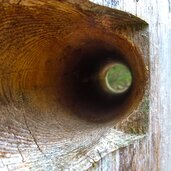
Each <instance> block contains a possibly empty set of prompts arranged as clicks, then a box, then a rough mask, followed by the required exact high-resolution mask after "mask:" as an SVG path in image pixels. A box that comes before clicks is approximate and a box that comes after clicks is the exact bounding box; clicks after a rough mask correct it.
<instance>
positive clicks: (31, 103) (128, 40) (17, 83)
mask: <svg viewBox="0 0 171 171" xmlns="http://www.w3.org/2000/svg"><path fill="white" fill-rule="evenodd" d="M140 3H141V2H140ZM121 4H122V5H123V6H118V9H121V10H122V11H119V10H112V9H110V8H107V7H102V6H99V5H95V4H93V3H90V2H88V1H81V3H80V1H72V0H69V1H55V0H48V1H44V0H39V1H32V0H22V1H14V0H11V1H10V0H9V1H1V2H0V118H1V119H0V123H1V125H0V135H1V138H0V169H3V170H12V171H13V170H87V169H90V170H102V169H103V170H148V169H149V170H151V168H150V167H152V166H153V165H152V164H153V163H152V161H153V162H154V163H155V166H156V168H154V170H155V169H156V170H157V169H159V167H160V163H159V159H158V157H159V156H160V151H159V146H160V145H161V144H160V142H159V141H156V139H157V138H158V137H159V138H161V133H160V131H158V130H160V129H159V128H158V127H157V126H158V125H156V123H157V122H155V123H153V121H152V120H153V119H154V116H155V117H157V116H158V115H159V114H158V115H157V114H154V113H152V112H154V111H155V110H157V108H156V107H155V105H154V104H156V103H157V102H158V101H157V100H156V99H155V100H154V102H153V101H152V100H153V98H151V99H150V100H151V102H152V104H151V105H152V106H153V105H154V106H153V107H154V108H155V110H154V111H152V109H151V107H150V111H151V114H150V130H149V132H150V131H151V132H150V135H149V136H146V134H147V131H148V120H149V119H148V114H149V113H148V103H149V102H148V91H149V90H148V77H149V75H148V74H149V34H148V32H149V30H148V24H147V22H148V23H150V22H153V20H152V19H151V20H152V21H151V20H146V21H147V22H145V21H144V20H142V19H145V16H144V17H142V15H143V13H141V11H140V12H139V13H140V14H141V15H140V14H139V17H142V19H140V18H138V17H135V16H134V15H136V12H137V11H138V9H139V8H138V6H134V5H137V3H135V2H131V3H130V4H127V3H126V2H124V1H122V3H121ZM103 5H105V4H103ZM141 6H142V4H141ZM128 7H129V8H128ZM131 7H132V8H131ZM134 7H136V8H135V9H136V11H135V10H134ZM141 10H142V9H141ZM144 10H145V9H144ZM123 11H127V12H130V13H132V14H134V15H132V14H129V13H125V12H123ZM137 13H138V12H137ZM150 24H151V23H150ZM150 28H151V25H149V29H150ZM150 34H151V37H150V41H152V38H153V39H154V38H155V36H154V37H152V35H153V34H152V29H151V30H150ZM90 40H91V41H90ZM155 41H157V40H156V39H155ZM155 44H156V43H155ZM151 46H152V45H151ZM151 46H150V48H151ZM116 49H117V50H116ZM104 51H105V52H107V54H109V52H112V53H113V54H117V52H118V51H119V52H122V54H123V58H124V60H125V61H127V63H128V65H129V66H130V67H131V69H132V71H133V74H134V82H133V86H132V89H131V90H130V92H129V93H128V94H127V95H126V96H124V99H125V102H122V101H121V102H122V103H119V105H118V108H117V110H116V105H114V107H113V106H110V107H111V111H112V112H111V111H110V112H107V110H106V109H107V108H106V106H105V105H103V104H102V103H98V100H99V99H96V101H97V102H96V101H91V99H89V100H90V101H91V102H92V103H93V104H96V105H95V107H94V106H93V105H92V108H93V107H94V108H93V110H92V109H91V108H90V107H89V106H91V104H90V102H89V100H87V101H84V103H83V101H82V98H78V97H79V96H78V93H77V90H76V89H75V88H74V86H73V85H75V84H74V83H75V82H74V81H73V77H76V76H77V73H79V72H75V71H77V70H75V68H77V67H78V66H79V64H80V63H79V62H80V61H81V64H82V63H84V62H82V61H85V59H86V60H89V61H91V57H94V56H97V55H100V54H101V53H104ZM155 53H156V51H154V52H153V51H150V57H151V58H150V65H152V66H151V67H152V71H151V74H153V72H154V73H155V74H156V75H154V74H153V75H152V76H151V79H152V78H153V77H154V76H155V79H156V81H160V80H157V78H158V75H157V73H156V70H155V69H156V68H155V67H156V65H155V64H156V63H155V62H154V60H156V58H154V54H155ZM87 54H88V55H87ZM92 54H93V55H94V56H93V55H92ZM86 55H87V56H86ZM156 55H157V54H156ZM121 56H122V55H121ZM152 57H153V58H152ZM95 59H96V58H95ZM70 73H72V74H70ZM75 73H76V74H75ZM153 84H154V83H152V85H153ZM152 85H151V86H152ZM154 85H155V86H157V85H156V84H154ZM156 90H157V87H156V89H153V87H151V90H150V91H151V92H155V91H156ZM93 92H94V91H92V94H93ZM88 93H90V92H88ZM154 94H155V93H154ZM152 97H153V96H152ZM154 97H156V96H154ZM95 102H96V103H95ZM102 102H103V101H102ZM87 104H88V105H87ZM97 104H98V105H97ZM99 104H101V106H102V107H101V106H100V105H99ZM86 106H87V107H86ZM99 106H100V107H99ZM146 106H147V108H145V109H144V107H146ZM93 111H95V112H93ZM108 113H109V114H108ZM159 116H160V115H159ZM152 123H153V124H154V125H153V126H155V127H153V126H152ZM159 125H160V124H159ZM152 128H153V131H154V133H155V131H156V132H157V133H156V134H154V133H153V132H152ZM154 128H156V130H155V129H154ZM152 133H153V134H152ZM153 136H154V137H153ZM152 137H153V138H152ZM151 138H152V139H151ZM152 143H153V145H152ZM124 147H126V148H124ZM152 147H154V149H152ZM154 152H155V153H157V155H153V154H154ZM140 153H142V155H140ZM144 155H146V157H145V158H144ZM153 156H154V158H153V159H151V160H149V159H150V158H151V157H153ZM138 161H139V162H138ZM156 163H157V164H158V165H156ZM163 166H164V165H163ZM157 167H158V168H157ZM152 170H153V168H152Z"/></svg>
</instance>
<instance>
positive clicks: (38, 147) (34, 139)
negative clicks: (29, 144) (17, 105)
mask: <svg viewBox="0 0 171 171" xmlns="http://www.w3.org/2000/svg"><path fill="white" fill-rule="evenodd" d="M23 118H24V122H25V125H26V127H27V130H28V131H29V133H30V135H31V137H32V138H33V141H34V142H35V144H36V146H37V149H38V150H39V151H40V152H41V153H42V154H43V151H42V150H41V148H40V146H39V144H38V143H37V140H36V138H35V137H34V135H33V134H32V132H31V130H30V128H29V126H28V123H27V120H26V116H25V114H24V113H23Z"/></svg>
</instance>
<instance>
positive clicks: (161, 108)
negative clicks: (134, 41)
mask: <svg viewBox="0 0 171 171" xmlns="http://www.w3.org/2000/svg"><path fill="white" fill-rule="evenodd" d="M94 2H96V3H99V4H101V5H107V6H110V7H113V6H112V5H111V2H112V1H110V0H109V1H98V0H97V1H96V0H94ZM118 3H119V5H117V6H115V7H114V8H117V9H121V10H123V11H127V12H130V13H131V14H134V15H136V16H138V17H140V18H142V19H144V20H145V21H147V22H148V23H149V35H150V80H151V81H150V117H149V119H150V123H149V131H148V138H147V139H146V140H145V141H144V142H143V146H144V145H146V147H145V148H144V149H146V150H147V151H145V150H143V151H141V148H142V147H141V146H137V148H136V149H135V153H134V154H136V157H134V155H132V154H131V153H129V154H128V155H127V156H126V157H125V158H126V159H127V160H128V161H130V159H133V160H132V161H131V162H128V163H130V165H131V163H132V164H133V165H131V166H130V167H129V168H127V169H126V170H154V171H156V170H161V171H164V170H166V171H169V170H171V165H170V162H171V155H170V151H171V131H170V130H171V127H170V126H171V125H170V123H171V117H170V104H171V100H170V94H171V93H170V92H171V86H170V85H171V82H170V79H171V78H170V74H169V73H170V71H171V67H170V64H171V58H170V52H171V50H170V47H169V45H170V43H171V39H170V37H171V1H169V0H168V1H159V0H152V1H146V0H139V1H133V0H132V1H126V0H124V1H118ZM128 149H129V147H128V148H125V151H124V152H123V153H122V154H127V151H128ZM121 156H122V155H121ZM123 156H124V155H123ZM113 157H114V158H115V157H116V155H115V154H114V155H113ZM142 158H143V159H144V160H145V159H146V161H145V163H146V164H144V163H142V164H141V163H139V161H142V162H143V161H144V160H142ZM110 159H111V156H109V157H108V159H107V157H106V160H105V161H108V160H110ZM116 163H117V162H116ZM122 164H123V163H122ZM123 165H126V164H125V163H124V164H123ZM103 168H107V167H105V164H104V165H103ZM120 170H124V167H122V166H120Z"/></svg>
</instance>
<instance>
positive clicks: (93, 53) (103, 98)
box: [61, 41, 132, 122]
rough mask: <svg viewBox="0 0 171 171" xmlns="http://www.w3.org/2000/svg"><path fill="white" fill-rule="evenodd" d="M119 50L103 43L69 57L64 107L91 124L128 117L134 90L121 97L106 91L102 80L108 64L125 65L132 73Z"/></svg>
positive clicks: (91, 44) (76, 50) (89, 44)
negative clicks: (100, 73)
mask: <svg viewBox="0 0 171 171" xmlns="http://www.w3.org/2000/svg"><path fill="white" fill-rule="evenodd" d="M125 55H126V54H122V53H121V52H120V51H119V50H118V49H116V48H115V47H113V46H111V45H108V44H107V43H106V42H102V41H92V42H87V43H86V44H84V46H80V47H77V48H73V49H72V48H70V51H68V52H67V53H66V56H65V57H64V58H65V62H66V66H65V69H64V70H65V71H64V73H65V74H64V76H63V79H62V80H63V81H62V84H61V85H62V87H63V95H62V96H63V102H62V104H63V107H65V108H67V109H68V110H69V111H70V113H71V114H74V115H76V116H78V117H79V118H82V119H84V120H87V121H92V122H96V121H98V122H103V121H107V120H110V119H114V118H116V117H117V118H118V117H120V116H122V115H123V114H124V113H125V110H126V109H127V101H128V99H129V96H131V92H132V86H130V87H129V88H128V89H127V91H124V92H123V93H120V94H112V93H108V92H106V91H104V89H103V88H102V86H101V85H100V80H99V77H98V74H99V72H100V71H101V69H102V68H103V67H104V66H105V65H107V64H108V63H113V62H117V63H122V64H124V65H125V66H127V67H128V68H129V69H130V71H131V67H130V66H129V64H128V61H127V60H128V59H127V57H126V56H125Z"/></svg>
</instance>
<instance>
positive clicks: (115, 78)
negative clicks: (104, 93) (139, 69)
mask: <svg viewBox="0 0 171 171" xmlns="http://www.w3.org/2000/svg"><path fill="white" fill-rule="evenodd" d="M105 83H106V87H107V89H108V90H110V91H111V92H113V93H116V94H120V93H124V92H126V91H127V90H128V89H129V88H130V86H131V84H132V74H131V71H130V69H129V68H128V67H127V66H126V65H124V64H121V63H115V64H113V65H111V66H110V67H108V70H107V71H106V75H105Z"/></svg>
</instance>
